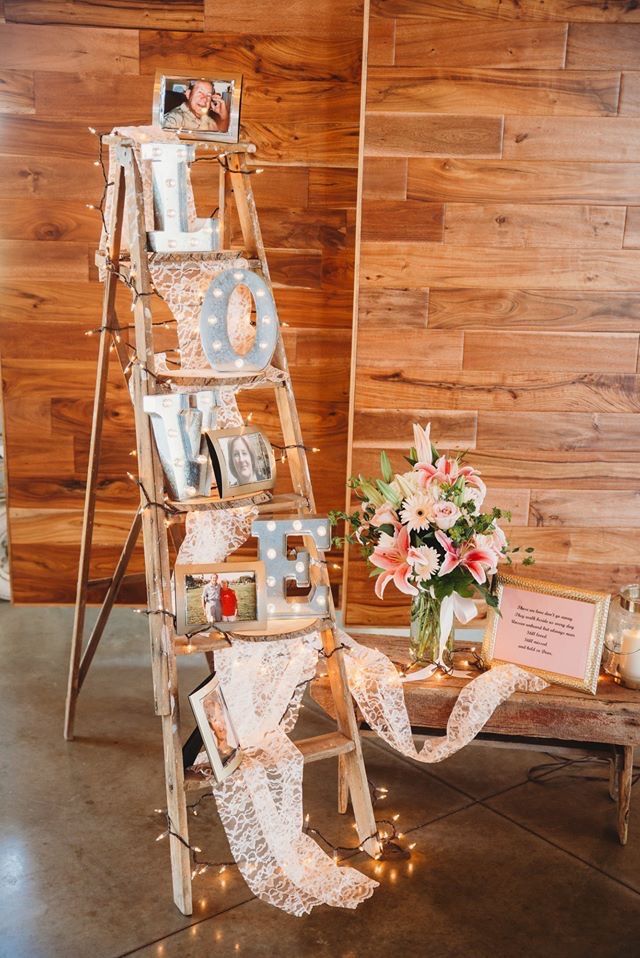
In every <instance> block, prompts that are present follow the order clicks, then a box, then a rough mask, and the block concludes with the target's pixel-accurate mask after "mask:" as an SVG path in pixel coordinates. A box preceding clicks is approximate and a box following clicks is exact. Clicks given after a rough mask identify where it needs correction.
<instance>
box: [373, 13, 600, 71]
mask: <svg viewBox="0 0 640 958" xmlns="http://www.w3.org/2000/svg"><path fill="white" fill-rule="evenodd" d="M376 12H377V13H379V15H381V16H384V13H382V12H379V11H376ZM373 24H376V29H377V30H379V31H380V30H382V29H386V30H387V31H389V29H390V25H391V30H392V35H393V34H394V32H395V56H394V59H393V60H392V61H391V62H395V63H396V65H399V66H406V67H413V66H414V64H426V65H431V64H435V65H437V66H439V67H468V68H471V69H474V70H480V69H484V68H486V67H496V68H499V69H504V68H507V69H509V68H515V67H518V68H519V69H522V70H526V69H529V70H544V69H552V70H553V69H561V68H562V67H563V65H564V58H565V47H566V39H567V28H566V24H564V23H553V24H531V23H508V24H507V23H476V24H474V26H473V29H469V25H468V24H467V23H465V22H462V23H460V22H456V21H455V20H452V21H447V20H437V19H431V20H429V21H428V22H425V21H424V20H415V19H410V18H407V17H404V16H403V17H402V18H401V19H398V20H397V21H395V31H393V26H394V22H393V21H390V20H376V19H372V20H371V22H370V29H371V27H372V26H373ZM378 24H380V26H377V25H378ZM369 62H370V64H371V65H372V66H378V65H379V64H380V61H378V60H376V59H371V44H370V58H369ZM585 65H586V66H589V64H585Z"/></svg>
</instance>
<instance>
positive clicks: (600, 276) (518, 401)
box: [345, 0, 640, 626]
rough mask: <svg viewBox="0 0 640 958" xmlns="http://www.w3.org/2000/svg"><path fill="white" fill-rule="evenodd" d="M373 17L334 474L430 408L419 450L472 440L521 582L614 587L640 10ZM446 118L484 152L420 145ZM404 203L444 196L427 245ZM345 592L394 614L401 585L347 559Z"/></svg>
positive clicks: (621, 569)
mask: <svg viewBox="0 0 640 958" xmlns="http://www.w3.org/2000/svg"><path fill="white" fill-rule="evenodd" d="M371 10H372V13H371V19H370V23H371V24H375V28H374V29H375V30H376V35H377V36H379V37H380V38H381V39H380V41H379V46H378V50H379V52H378V53H377V54H375V55H374V58H372V59H370V60H369V66H368V74H367V110H366V116H365V123H366V139H365V143H366V150H367V154H369V155H368V156H367V157H366V159H365V170H364V200H363V204H362V234H361V243H360V247H359V252H360V263H361V271H360V288H359V297H358V298H359V301H358V304H357V307H358V308H357V324H358V329H357V335H358V351H357V356H356V363H355V367H354V376H355V384H354V385H355V388H354V413H353V423H352V426H353V442H352V471H353V472H362V473H363V474H366V475H372V476H375V475H377V474H379V468H380V467H379V454H380V451H381V450H382V449H383V448H389V449H391V450H392V452H391V459H392V464H393V466H394V468H396V469H404V468H406V465H405V464H404V463H403V461H402V456H401V454H402V452H403V451H404V450H406V448H407V447H408V445H409V444H410V441H411V428H410V427H411V422H412V421H415V420H419V421H423V422H424V421H426V420H428V419H431V420H432V421H433V424H434V427H433V431H432V436H433V437H434V440H435V441H436V443H437V442H438V440H439V438H440V436H442V438H444V441H445V443H447V444H449V445H450V446H451V448H452V450H453V451H456V450H459V449H460V448H462V447H463V446H464V447H466V448H469V449H471V452H470V454H469V457H468V460H469V461H470V462H471V463H472V464H473V465H474V466H476V467H477V468H478V469H480V471H481V472H482V476H483V478H484V480H485V482H486V483H487V485H488V489H489V495H488V497H487V500H486V504H487V506H492V505H494V504H497V505H498V506H500V505H503V506H504V507H505V508H510V509H512V510H513V519H514V521H513V522H512V524H511V528H510V530H509V534H510V538H511V539H512V541H513V542H514V543H515V542H517V543H518V544H520V545H529V544H531V545H535V546H536V549H537V562H538V564H537V565H536V566H535V567H534V575H543V576H546V577H548V578H551V579H552V580H556V581H560V582H563V581H564V582H568V583H575V584H580V585H582V586H585V585H591V586H592V587H594V588H605V589H611V590H616V589H618V588H619V587H620V585H621V583H622V582H624V581H633V580H635V579H637V576H638V574H639V573H640V564H639V563H638V559H637V552H636V551H635V550H636V547H637V546H636V545H633V546H631V547H629V542H628V541H627V540H626V538H625V537H626V535H627V533H628V534H629V536H630V538H631V539H634V538H635V537H636V534H637V530H638V529H639V528H640V510H638V502H639V497H640V492H639V489H640V484H639V483H638V478H637V476H638V474H637V469H638V465H639V464H640V455H639V453H638V439H639V438H640V434H639V432H638V429H639V427H638V422H639V421H640V419H639V413H640V388H639V387H640V375H639V373H638V350H639V340H640V296H639V295H638V290H639V289H640V274H639V273H638V271H637V266H636V263H635V261H634V256H635V255H636V253H637V249H638V248H639V247H640V217H638V216H637V215H636V214H637V210H638V209H640V194H639V193H638V182H640V178H639V177H638V173H639V172H640V166H639V165H638V162H637V157H638V154H639V150H638V145H639V144H638V142H637V138H638V127H637V123H638V120H637V118H638V117H640V70H639V69H638V67H637V64H638V52H639V51H640V46H639V44H640V32H639V31H640V8H638V7H637V4H632V5H630V4H625V3H607V4H600V3H589V2H586V0H585V2H582V0H545V3H540V2H538V0H460V2H459V3H455V4H451V3H446V2H445V0H372V6H371ZM392 40H393V47H392ZM567 44H568V46H567ZM389 115H392V116H393V123H392V124H389V129H387V128H386V124H387V118H388V117H389ZM457 116H465V117H467V118H468V123H467V126H468V127H469V129H470V130H472V129H473V122H474V120H477V119H478V118H489V119H493V118H495V119H496V120H497V121H499V122H501V123H504V127H503V133H504V135H503V138H502V140H501V142H500V144H499V151H498V152H496V154H495V155H494V157H490V156H487V157H480V156H475V157H474V156H472V155H471V154H469V155H467V156H463V155H460V149H459V145H458V143H457V142H456V141H453V140H452V141H451V142H450V143H448V142H444V143H439V142H438V141H437V140H434V141H432V142H430V143H429V146H430V148H431V149H432V150H434V149H435V150H440V149H442V154H441V155H439V156H438V155H435V154H432V155H431V156H429V155H428V154H427V153H426V152H425V153H424V155H422V156H418V155H416V154H417V152H418V150H417V149H416V143H417V144H418V145H419V146H420V148H422V146H421V140H420V137H421V136H422V135H426V137H427V139H428V137H429V132H430V124H431V122H432V118H434V117H435V118H436V119H437V120H438V121H439V122H441V123H444V121H446V120H447V119H453V118H454V117H457ZM405 129H408V130H410V136H404V130H405ZM442 129H446V127H442ZM423 131H424V132H423ZM386 154H387V155H386ZM416 203H417V204H420V203H422V204H423V205H424V207H425V208H427V207H431V208H437V207H438V205H439V204H442V206H443V207H444V230H443V233H442V235H441V236H437V237H435V238H432V239H430V238H429V237H428V236H425V235H420V234H419V232H418V228H419V223H420V221H419V220H418V224H417V225H416V220H415V217H416V216H419V215H420V214H419V211H420V206H419V205H416ZM425 313H426V315H425ZM439 332H445V333H448V334H449V335H450V337H451V338H450V340H449V342H447V339H446V338H445V339H444V340H442V339H440V338H438V339H437V340H436V339H435V338H433V337H435V335H436V334H437V333H439ZM460 334H462V337H463V339H462V349H463V354H462V360H461V362H460V365H457V366H456V365H453V364H452V363H454V362H456V361H459V356H458V355H457V354H456V353H455V351H454V347H456V346H458V344H459V342H460V340H459V338H458V337H459V335H460ZM399 344H401V345H399ZM382 356H384V357H385V360H386V361H384V362H383V361H382V359H381V357H382ZM443 363H447V365H444V364H443ZM455 430H457V433H456V432H455ZM628 516H629V517H631V518H630V519H629V523H628V525H627V524H626V517H628ZM624 529H626V530H627V532H625V531H623V530H624ZM618 547H619V548H618ZM516 569H518V567H517V566H516ZM520 571H522V572H524V573H525V574H526V573H527V572H528V571H529V570H527V569H524V568H522V569H520ZM629 576H631V579H629V578H628V577H629ZM345 590H346V621H347V622H349V623H357V622H363V623H367V624H375V625H378V626H380V625H382V624H385V623H387V624H389V625H392V624H393V625H402V624H405V625H406V623H407V621H408V600H407V599H406V597H404V596H401V595H400V593H398V592H397V590H392V589H388V590H387V594H386V595H385V599H384V601H383V602H380V601H379V600H377V599H376V598H375V597H374V595H373V584H372V581H371V579H369V578H368V571H367V569H366V567H365V565H364V563H362V560H361V559H360V558H359V557H358V556H357V554H356V552H355V551H353V552H352V553H351V554H350V555H349V557H348V559H347V573H346V576H345Z"/></svg>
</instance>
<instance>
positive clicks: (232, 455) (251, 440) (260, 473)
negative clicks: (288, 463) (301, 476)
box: [221, 433, 271, 486]
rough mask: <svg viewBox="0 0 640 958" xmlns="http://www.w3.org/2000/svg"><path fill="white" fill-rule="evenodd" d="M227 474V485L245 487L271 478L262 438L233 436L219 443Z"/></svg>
mask: <svg viewBox="0 0 640 958" xmlns="http://www.w3.org/2000/svg"><path fill="white" fill-rule="evenodd" d="M221 445H222V449H223V452H224V457H225V460H226V464H227V472H228V474H229V485H231V486H247V485H251V484H253V483H255V482H264V481H265V480H266V479H270V478H271V463H270V457H269V452H268V450H267V448H266V445H265V443H264V441H263V439H262V436H260V435H258V434H256V433H254V434H252V435H248V436H233V437H231V438H229V439H224V440H223V441H222V443H221Z"/></svg>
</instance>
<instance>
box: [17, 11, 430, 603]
mask: <svg viewBox="0 0 640 958" xmlns="http://www.w3.org/2000/svg"><path fill="white" fill-rule="evenodd" d="M305 2H306V0H305ZM205 7H206V15H207V23H208V26H207V29H206V30H204V26H205V22H204V17H205ZM311 9H313V16H310V15H309V11H310V10H311ZM7 10H8V19H9V20H11V21H12V22H10V23H7V24H2V25H1V26H0V54H1V55H0V61H1V62H0V71H1V72H0V114H2V121H1V122H0V183H1V185H0V354H1V355H2V374H3V391H4V413H5V421H6V449H7V459H8V493H9V507H10V509H9V513H10V534H11V564H12V572H13V580H14V598H15V599H16V600H17V601H19V602H33V601H35V600H37V601H40V602H52V601H53V602H72V601H73V599H74V595H75V576H76V565H77V561H78V555H79V534H80V521H81V514H82V506H83V497H84V482H85V477H86V469H87V462H88V452H89V439H90V423H91V408H92V397H93V389H94V377H95V361H96V355H97V348H98V337H97V336H93V337H87V336H85V335H84V334H85V332H86V331H87V330H90V329H92V328H95V327H97V326H98V325H99V323H100V310H101V301H102V288H101V286H100V284H99V283H98V282H97V281H96V273H97V271H96V269H95V266H94V264H93V257H94V251H95V247H96V245H97V241H98V237H99V233H100V215H99V213H98V212H97V211H96V210H90V209H87V204H96V203H97V202H98V201H99V199H100V196H101V193H102V190H103V179H102V175H101V171H100V169H99V168H98V167H96V166H95V165H94V163H95V161H96V160H97V154H98V142H97V140H96V138H95V137H94V136H92V135H91V134H90V133H89V131H88V129H87V128H88V127H89V126H93V127H95V128H97V129H98V130H105V131H107V130H109V129H110V128H111V127H112V126H115V125H120V126H122V125H126V124H130V123H134V124H135V123H141V124H145V125H146V124H148V123H149V121H150V119H151V99H152V89H153V78H154V74H155V71H156V70H163V71H166V72H174V71H175V72H179V73H183V72H185V73H187V74H189V73H192V74H193V75H203V74H205V75H206V74H208V73H209V72H210V71H214V72H216V73H217V74H218V75H220V74H224V73H225V72H227V71H233V72H234V73H237V72H240V73H242V74H243V76H244V97H243V105H242V123H243V127H244V132H243V135H244V136H246V138H248V139H251V140H253V141H254V142H255V143H256V145H257V153H256V156H255V160H254V162H255V165H256V166H260V167H263V168H264V170H265V172H264V174H263V175H261V176H253V177H252V178H251V182H252V186H253V188H254V192H255V197H256V204H257V207H258V211H259V214H260V217H261V224H262V227H263V234H264V240H265V245H266V248H267V255H268V259H269V265H270V269H271V274H272V278H273V281H274V284H275V286H276V301H277V305H278V310H279V314H280V316H281V318H282V320H283V322H285V323H287V324H288V326H287V328H286V329H285V334H286V335H285V339H286V345H287V351H288V355H289V360H290V365H291V374H292V378H293V382H294V387H295V391H296V398H297V401H298V407H299V412H300V416H301V421H302V430H303V436H304V439H305V442H306V443H307V445H308V446H309V447H313V446H317V447H320V448H321V450H322V451H321V453H319V454H318V455H315V456H312V457H311V463H310V468H311V474H312V478H313V480H314V491H315V495H316V500H317V504H318V509H319V510H320V511H326V510H328V509H329V508H335V507H336V493H335V490H336V488H338V489H340V488H342V486H343V482H344V460H345V450H346V436H347V409H348V396H349V392H348V376H349V361H350V341H351V321H352V307H353V294H352V284H353V257H354V245H355V244H354V223H355V206H356V185H357V155H358V136H359V131H358V115H359V102H360V89H359V80H360V60H361V45H362V19H361V18H362V13H361V10H360V9H359V8H358V7H357V5H356V6H354V7H353V9H352V10H350V11H349V12H347V13H346V14H345V11H344V8H343V7H341V6H340V5H338V4H336V3H335V0H320V2H319V3H318V2H315V0H314V3H313V4H307V5H306V7H305V4H304V3H303V4H302V6H298V7H297V8H296V9H295V10H293V9H291V8H287V9H286V10H285V9H284V8H283V10H282V11H276V10H274V8H273V5H272V4H270V5H267V4H265V3H262V5H261V4H260V3H258V4H257V5H256V4H254V5H252V8H251V16H252V23H253V26H252V25H251V24H250V22H249V19H248V17H247V13H248V11H247V9H245V8H240V6H239V5H238V4H237V2H234V3H223V4H222V6H221V5H220V4H218V3H216V4H215V5H214V4H208V5H205V3H204V2H200V0H176V2H175V3H157V2H155V0H149V2H146V0H144V2H143V0H131V2H129V0H127V2H125V0H96V2H95V3H90V2H88V0H79V2H77V3H70V2H64V0H52V2H51V3H48V2H47V3H42V2H38V0H11V2H10V3H9V4H8V5H7ZM14 21H20V22H14ZM36 21H37V22H36ZM258 23H261V25H262V26H261V28H260V29H259V30H257V29H256V30H255V32H254V26H255V27H257V25H258ZM337 23H340V24H341V28H340V29H339V30H334V26H335V24H337ZM221 25H223V29H224V32H222V30H221V29H220V27H221ZM311 106H313V109H311ZM17 110H29V111H31V112H29V113H23V114H22V115H20V114H18V113H17V112H16V111H17ZM193 172H194V175H193V183H194V190H195V194H196V202H197V208H198V212H199V213H200V214H201V215H205V214H208V213H209V212H210V211H211V210H213V209H215V208H216V207H217V205H218V181H217V173H216V171H215V169H214V168H213V167H212V166H211V165H210V164H204V163H202V164H198V165H197V166H196V167H195V168H194V171H193ZM420 205H422V204H420ZM434 223H435V219H434ZM435 235H436V234H435V233H434V237H435ZM234 237H235V238H236V239H237V238H238V232H237V223H235V222H234ZM90 277H91V279H90ZM152 307H153V311H154V319H158V320H165V319H167V318H170V313H169V312H168V310H167V307H166V306H165V305H164V304H162V303H160V301H157V302H156V301H155V300H154V301H153V303H152ZM118 312H119V315H120V317H121V321H122V322H125V323H126V322H128V321H129V320H128V319H127V317H129V316H130V315H131V313H130V297H129V296H128V295H127V291H126V290H125V289H124V288H123V287H122V288H119V290H118ZM25 330H27V332H26V333H25ZM157 345H158V348H167V347H170V346H173V345H175V329H173V328H171V329H168V330H160V331H158V340H157ZM270 398H271V400H272V399H273V397H270ZM268 399H269V397H267V396H266V395H264V394H262V393H261V394H260V395H258V393H254V392H251V393H248V394H246V395H243V396H242V397H241V399H240V406H241V409H242V410H243V412H244V413H245V414H248V413H249V412H253V413H254V422H257V423H264V425H265V428H266V429H267V432H268V434H270V435H271V436H272V438H274V440H275V441H279V439H278V437H279V427H278V424H277V419H276V417H275V415H274V410H273V408H272V407H273V402H271V405H270V406H269V404H268ZM106 410H107V413H106V420H105V427H104V442H103V455H102V458H101V469H100V476H99V493H98V517H97V523H98V525H99V534H98V537H97V538H98V541H97V543H96V546H95V548H94V552H93V555H92V569H91V572H92V575H96V576H108V575H109V574H110V573H111V572H112V571H113V567H114V565H115V562H116V560H117V557H118V554H119V552H120V547H121V545H122V541H123V539H124V536H125V534H126V531H127V529H128V525H129V521H130V517H131V511H132V509H133V508H135V503H136V498H137V495H136V488H135V486H134V485H133V484H132V483H130V482H129V481H128V480H127V479H126V473H127V471H129V470H131V468H132V464H133V463H134V460H133V459H132V458H131V457H130V455H129V452H130V450H131V449H132V447H133V445H134V432H133V417H132V412H131V408H130V401H129V397H128V394H127V391H126V389H125V387H124V384H123V382H122V376H121V374H120V371H119V367H118V364H117V362H114V363H113V364H112V374H111V377H110V382H109V388H108V395H107V406H106ZM280 441H281V440H280ZM285 471H286V470H281V475H280V476H279V489H281V491H285V490H287V489H288V488H289V483H288V481H287V477H286V475H285ZM141 568H142V565H141V554H140V549H138V550H137V551H136V554H135V556H134V559H133V563H132V569H133V570H140V569H141ZM91 597H92V599H98V598H100V593H99V592H96V591H95V590H94V591H93V592H92V593H91ZM122 597H123V599H125V600H128V601H132V600H134V601H138V602H139V601H141V599H142V589H138V593H137V599H136V593H135V592H131V591H126V592H124V593H123V596H122Z"/></svg>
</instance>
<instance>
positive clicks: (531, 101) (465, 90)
mask: <svg viewBox="0 0 640 958" xmlns="http://www.w3.org/2000/svg"><path fill="white" fill-rule="evenodd" d="M619 91H620V73H619V72H614V71H610V72H606V73H605V72H593V73H589V72H586V71H574V72H572V73H569V72H567V71H566V70H553V71H549V70H478V69H474V70H455V71H453V70H444V69H439V70H438V69H431V70H427V69H424V68H417V67H415V68H411V69H410V68H408V67H397V66H396V67H372V68H371V70H370V71H369V79H368V82H367V110H369V111H370V112H371V113H379V112H385V111H387V112H388V111H391V110H397V111H399V112H401V113H409V114H413V113H426V114H429V113H441V114H448V113H454V114H456V113H457V114H463V115H464V114H466V115H477V116H487V115H488V116H496V115H497V114H505V113H516V114H519V113H526V114H530V115H532V116H538V115H545V114H550V115H552V116H563V115H566V116H576V115H578V116H581V115H586V116H589V115H591V116H594V115H595V116H600V115H601V116H609V115H615V114H616V113H617V109H618V95H619ZM416 119H417V118H416ZM426 122H427V125H428V126H430V125H431V123H432V122H433V121H432V118H431V117H429V118H428V119H427V121H426ZM374 135H375V134H374ZM451 155H455V154H453V153H452V154H451Z"/></svg>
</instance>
